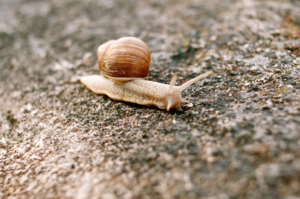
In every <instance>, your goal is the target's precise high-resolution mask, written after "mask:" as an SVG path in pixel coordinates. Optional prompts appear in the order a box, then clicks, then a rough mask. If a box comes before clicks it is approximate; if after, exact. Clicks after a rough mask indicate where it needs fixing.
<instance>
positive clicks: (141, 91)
mask: <svg viewBox="0 0 300 199" xmlns="http://www.w3.org/2000/svg"><path fill="white" fill-rule="evenodd" d="M97 57H98V65H99V69H100V71H101V73H102V75H103V76H101V75H91V76H86V77H82V78H81V79H80V81H81V82H82V84H84V85H85V86H86V87H88V88H89V89H90V90H91V91H93V92H94V93H96V94H104V95H107V96H109V97H110V98H112V99H114V100H116V101H126V102H132V103H137V104H141V105H145V106H149V107H153V106H154V107H158V108H160V109H166V110H167V111H169V110H170V109H171V108H176V107H178V106H179V105H180V104H181V103H182V102H183V103H189V102H188V101H187V100H185V99H183V98H182V97H181V92H182V91H183V90H184V89H186V88H187V87H189V86H190V85H191V84H193V83H195V82H197V81H199V80H200V79H203V78H205V77H207V76H209V75H211V74H213V72H212V71H208V72H206V73H204V74H202V75H199V76H197V77H195V78H193V79H191V80H189V81H187V82H186V83H184V84H183V85H181V86H175V81H176V79H177V77H176V76H174V77H173V78H172V80H171V82H170V85H167V84H162V83H158V82H153V81H147V80H143V79H142V78H145V77H146V76H147V74H148V71H149V65H150V59H151V57H150V50H149V48H148V47H147V45H146V44H145V43H144V42H143V41H142V40H140V39H138V38H135V37H123V38H120V39H118V40H111V41H108V42H106V43H104V44H102V45H101V46H99V48H98V51H97Z"/></svg>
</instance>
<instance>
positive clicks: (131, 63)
mask: <svg viewBox="0 0 300 199" xmlns="http://www.w3.org/2000/svg"><path fill="white" fill-rule="evenodd" d="M97 57H98V65H99V69H100V71H101V73H102V75H103V76H105V77H106V78H109V79H113V80H118V81H127V80H133V79H139V78H145V77H146V76H147V74H148V71H149V65H150V60H151V55H150V50H149V48H148V47H147V45H146V44H145V43H144V42H143V41H142V40H140V39H138V38H135V37H123V38H120V39H118V40H111V41H108V42H106V43H104V44H103V45H101V46H99V48H98V52H97Z"/></svg>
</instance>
